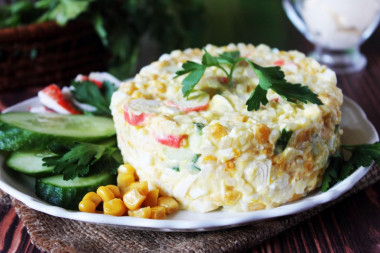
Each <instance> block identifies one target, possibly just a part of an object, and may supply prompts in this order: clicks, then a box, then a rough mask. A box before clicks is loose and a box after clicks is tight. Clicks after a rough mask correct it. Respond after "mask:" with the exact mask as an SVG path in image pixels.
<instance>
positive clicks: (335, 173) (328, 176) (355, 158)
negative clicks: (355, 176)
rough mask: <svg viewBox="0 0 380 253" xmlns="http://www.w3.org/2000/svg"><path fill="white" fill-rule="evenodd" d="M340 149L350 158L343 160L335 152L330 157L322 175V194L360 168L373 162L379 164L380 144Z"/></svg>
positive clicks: (349, 146) (339, 154)
mask: <svg viewBox="0 0 380 253" xmlns="http://www.w3.org/2000/svg"><path fill="white" fill-rule="evenodd" d="M341 148H342V150H346V151H348V152H350V153H351V155H350V158H349V159H348V160H345V159H344V157H343V155H342V154H341V153H340V152H336V153H335V154H333V155H332V156H331V157H330V161H329V165H328V166H327V169H326V171H325V173H324V175H323V180H322V191H323V192H325V191H327V190H328V189H330V188H331V187H332V186H333V185H335V184H336V183H338V182H340V181H342V180H344V179H345V178H347V177H348V176H349V175H351V174H352V173H353V172H354V171H355V170H357V169H358V168H360V167H361V166H364V167H368V166H370V165H371V163H372V162H373V161H374V162H375V163H377V164H380V142H376V143H374V144H362V145H342V146H341Z"/></svg>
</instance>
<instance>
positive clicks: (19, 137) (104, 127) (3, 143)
mask: <svg viewBox="0 0 380 253" xmlns="http://www.w3.org/2000/svg"><path fill="white" fill-rule="evenodd" d="M115 133H116V132H115V128H114V124H113V121H112V119H110V118H105V117H99V116H85V115H62V114H52V113H28V112H12V113H6V114H0V150H6V151H16V150H19V149H28V148H33V149H38V148H42V149H44V148H46V144H48V143H50V142H52V141H60V142H67V141H87V142H95V141H99V140H103V139H106V138H108V137H111V136H113V135H114V134H115Z"/></svg>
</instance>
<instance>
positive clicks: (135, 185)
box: [129, 181, 149, 196]
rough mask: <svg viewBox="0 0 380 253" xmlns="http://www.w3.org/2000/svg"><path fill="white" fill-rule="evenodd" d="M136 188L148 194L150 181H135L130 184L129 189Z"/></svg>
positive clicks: (143, 193)
mask: <svg viewBox="0 0 380 253" xmlns="http://www.w3.org/2000/svg"><path fill="white" fill-rule="evenodd" d="M132 188H136V189H137V190H138V191H139V192H140V193H141V194H142V195H144V196H146V195H148V192H149V190H148V182H147V181H142V182H133V183H132V184H130V185H129V189H132Z"/></svg>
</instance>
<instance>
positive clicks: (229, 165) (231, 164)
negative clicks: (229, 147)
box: [226, 160, 235, 170]
mask: <svg viewBox="0 0 380 253" xmlns="http://www.w3.org/2000/svg"><path fill="white" fill-rule="evenodd" d="M226 169H227V170H233V169H235V163H234V162H233V161H231V160H230V161H227V162H226Z"/></svg>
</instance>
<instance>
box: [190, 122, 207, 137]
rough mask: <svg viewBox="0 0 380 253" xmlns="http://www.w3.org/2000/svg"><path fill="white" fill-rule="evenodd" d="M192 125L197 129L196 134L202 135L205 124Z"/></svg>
mask: <svg viewBox="0 0 380 253" xmlns="http://www.w3.org/2000/svg"><path fill="white" fill-rule="evenodd" d="M193 124H194V125H195V127H196V128H197V133H198V134H199V135H202V129H203V128H204V127H205V126H206V125H205V124H203V123H199V122H193Z"/></svg>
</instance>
